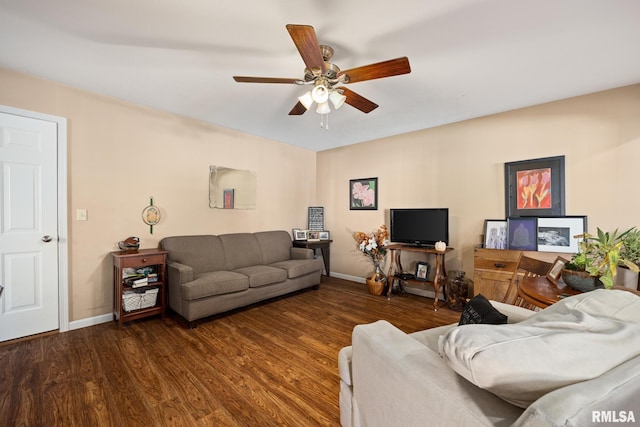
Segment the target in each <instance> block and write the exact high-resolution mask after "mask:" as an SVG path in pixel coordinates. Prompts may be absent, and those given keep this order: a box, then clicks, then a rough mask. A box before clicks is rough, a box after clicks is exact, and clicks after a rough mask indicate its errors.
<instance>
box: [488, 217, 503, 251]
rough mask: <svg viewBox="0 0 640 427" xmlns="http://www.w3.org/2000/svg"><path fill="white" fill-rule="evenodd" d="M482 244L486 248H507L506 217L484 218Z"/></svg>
mask: <svg viewBox="0 0 640 427" xmlns="http://www.w3.org/2000/svg"><path fill="white" fill-rule="evenodd" d="M482 246H483V247H484V248H488V249H507V220H506V219H485V220H484V241H483V242H482Z"/></svg>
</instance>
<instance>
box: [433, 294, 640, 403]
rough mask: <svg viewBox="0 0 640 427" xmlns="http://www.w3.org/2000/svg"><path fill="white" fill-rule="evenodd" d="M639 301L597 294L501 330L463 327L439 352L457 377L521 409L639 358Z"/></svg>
mask: <svg viewBox="0 0 640 427" xmlns="http://www.w3.org/2000/svg"><path fill="white" fill-rule="evenodd" d="M638 336H640V297H638V296H637V295H634V294H632V293H631V292H625V291H618V290H606V289H600V290H596V291H592V292H586V293H584V294H580V295H576V296H572V297H569V298H566V299H564V300H562V301H559V302H557V303H556V304H554V305H552V306H550V307H548V308H546V309H544V310H542V311H540V312H537V313H535V314H533V315H531V316H530V317H529V318H527V319H525V320H523V321H521V322H519V323H514V324H507V325H466V326H457V327H453V328H451V329H450V330H449V331H448V332H447V333H445V334H444V335H443V336H441V337H440V340H439V342H438V351H439V353H440V356H441V357H442V358H443V359H444V361H445V362H446V363H447V364H448V365H449V366H450V367H451V369H453V370H454V371H456V372H457V373H458V374H459V375H461V376H463V377H464V378H466V379H467V380H468V381H470V382H472V383H473V384H475V385H477V386H478V387H480V388H483V389H485V390H488V391H490V392H492V393H494V394H495V395H497V396H499V397H501V398H502V399H504V400H506V401H507V402H510V403H512V404H514V405H516V406H519V407H521V408H526V407H528V406H529V405H530V404H531V403H533V402H535V401H536V400H537V399H539V398H540V397H541V396H544V395H545V394H547V393H549V392H551V391H553V390H556V389H559V388H561V387H564V386H567V385H570V384H575V383H579V382H581V381H588V380H591V379H593V378H597V377H599V376H600V375H602V374H604V373H606V372H608V371H609V370H611V369H613V368H614V367H616V366H618V365H620V364H622V363H624V362H626V361H628V360H630V359H632V358H634V357H640V340H638Z"/></svg>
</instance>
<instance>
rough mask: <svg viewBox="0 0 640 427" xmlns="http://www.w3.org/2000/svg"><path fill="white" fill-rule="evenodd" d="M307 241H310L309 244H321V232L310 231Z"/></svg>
mask: <svg viewBox="0 0 640 427" xmlns="http://www.w3.org/2000/svg"><path fill="white" fill-rule="evenodd" d="M307 241H309V242H319V241H320V232H319V231H308V232H307Z"/></svg>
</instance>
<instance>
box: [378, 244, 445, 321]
mask: <svg viewBox="0 0 640 427" xmlns="http://www.w3.org/2000/svg"><path fill="white" fill-rule="evenodd" d="M387 249H388V250H389V251H390V258H391V265H390V266H389V273H388V274H387V280H388V281H389V290H388V291H387V299H391V291H392V289H393V283H394V281H396V280H401V281H403V282H406V283H408V284H411V285H420V286H423V285H431V286H433V289H434V292H435V295H434V299H433V310H434V311H438V292H439V290H440V285H441V284H443V283H444V281H445V280H446V278H447V271H446V268H445V265H444V256H445V255H446V254H447V253H449V252H451V251H452V250H453V248H447V249H445V250H444V251H437V250H435V249H434V248H425V247H420V246H409V245H400V244H392V245H388V246H387ZM402 251H405V252H420V253H423V254H427V255H435V257H436V269H435V275H434V277H433V281H424V280H416V279H407V280H403V279H402V278H401V277H399V276H398V275H397V274H398V273H402V272H403V270H402V261H401V256H402ZM442 289H443V292H442V293H443V295H444V296H445V298H446V296H447V295H446V292H445V290H444V287H443V288H442Z"/></svg>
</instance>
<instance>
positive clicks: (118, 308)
mask: <svg viewBox="0 0 640 427" xmlns="http://www.w3.org/2000/svg"><path fill="white" fill-rule="evenodd" d="M111 255H112V256H113V289H114V295H113V320H114V321H117V322H118V327H119V328H122V324H123V323H124V322H128V321H130V320H136V319H141V318H143V317H147V316H153V315H156V314H161V315H162V317H163V318H164V314H165V310H166V301H167V280H166V268H167V267H166V266H167V251H165V250H162V249H140V250H138V251H136V252H129V251H117V252H111ZM144 267H152V268H153V269H154V272H155V273H156V274H157V275H158V280H157V281H156V282H152V283H149V284H148V285H146V286H140V287H137V288H135V289H136V291H138V290H140V291H145V290H149V289H154V288H158V297H157V299H156V304H155V305H154V306H152V307H148V308H141V309H139V310H133V311H125V310H124V307H123V304H122V295H123V293H124V291H125V290H130V289H131V288H130V287H128V286H125V284H124V280H123V269H125V268H135V269H139V268H144Z"/></svg>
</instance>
